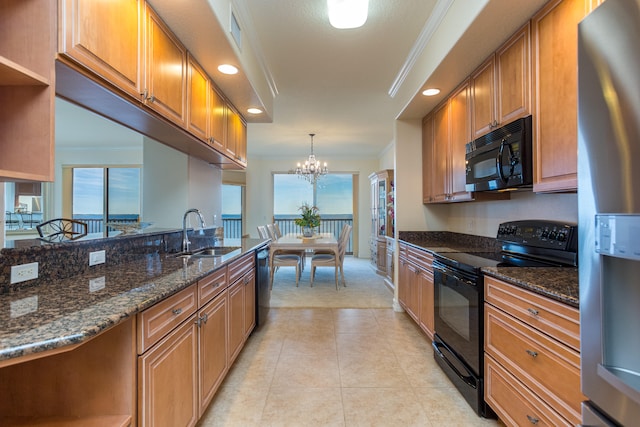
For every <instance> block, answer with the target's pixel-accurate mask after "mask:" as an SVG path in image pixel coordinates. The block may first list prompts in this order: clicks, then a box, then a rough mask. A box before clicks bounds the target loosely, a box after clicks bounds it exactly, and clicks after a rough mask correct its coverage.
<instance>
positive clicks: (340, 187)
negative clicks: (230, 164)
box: [273, 173, 357, 253]
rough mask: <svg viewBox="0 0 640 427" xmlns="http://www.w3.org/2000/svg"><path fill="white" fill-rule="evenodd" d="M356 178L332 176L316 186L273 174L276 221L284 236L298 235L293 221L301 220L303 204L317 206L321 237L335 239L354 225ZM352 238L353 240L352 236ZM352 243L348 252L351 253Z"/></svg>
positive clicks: (294, 178)
mask: <svg viewBox="0 0 640 427" xmlns="http://www.w3.org/2000/svg"><path fill="white" fill-rule="evenodd" d="M356 176H357V175H352V174H347V173H343V174H339V173H330V174H327V175H325V176H323V177H322V178H321V179H320V180H319V181H318V183H317V184H316V185H311V184H309V183H308V182H307V181H304V180H302V179H300V178H299V177H298V176H296V175H293V174H288V173H274V174H273V218H274V221H275V222H276V223H277V224H278V226H279V227H280V230H281V231H282V233H283V234H286V233H298V232H300V230H299V229H297V226H296V225H295V224H294V222H293V220H294V219H295V218H297V217H298V216H300V211H299V209H298V208H299V207H300V206H301V205H302V204H303V203H309V204H312V205H314V206H317V207H318V209H319V211H320V217H321V218H322V222H321V224H320V230H319V231H320V232H321V233H333V234H334V235H335V236H336V238H337V237H338V235H339V234H340V230H342V226H343V225H344V224H350V225H353V224H354V218H353V206H354V205H355V193H354V180H355V177H356ZM352 237H353V236H352ZM352 251H353V250H352V248H351V239H350V241H349V246H348V248H347V252H348V253H352Z"/></svg>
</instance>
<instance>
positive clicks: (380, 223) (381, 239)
mask: <svg viewBox="0 0 640 427" xmlns="http://www.w3.org/2000/svg"><path fill="white" fill-rule="evenodd" d="M369 184H370V188H371V236H370V238H369V244H370V250H371V264H372V266H373V267H374V268H375V270H376V273H378V274H381V275H385V274H387V237H393V235H394V219H393V214H392V210H391V209H390V207H389V206H388V204H389V203H391V200H393V170H392V169H385V170H381V171H379V172H375V173H372V174H371V175H369Z"/></svg>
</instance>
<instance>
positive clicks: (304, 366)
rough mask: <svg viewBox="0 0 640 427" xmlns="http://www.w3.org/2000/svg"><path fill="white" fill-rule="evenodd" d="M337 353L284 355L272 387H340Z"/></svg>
mask: <svg viewBox="0 0 640 427" xmlns="http://www.w3.org/2000/svg"><path fill="white" fill-rule="evenodd" d="M339 386H340V375H339V370H338V360H337V357H336V355H335V354H334V355H332V356H325V355H309V354H304V355H298V354H291V355H288V356H283V357H281V358H280V359H279V360H278V366H277V367H276V371H275V373H274V375H273V382H272V387H339Z"/></svg>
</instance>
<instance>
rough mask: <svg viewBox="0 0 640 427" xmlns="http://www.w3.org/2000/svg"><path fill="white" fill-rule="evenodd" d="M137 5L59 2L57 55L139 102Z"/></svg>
mask: <svg viewBox="0 0 640 427" xmlns="http://www.w3.org/2000/svg"><path fill="white" fill-rule="evenodd" d="M141 3H143V2H141V1H140V0H111V1H95V0H64V1H62V2H60V4H61V6H62V8H63V10H62V11H61V13H60V16H61V19H60V21H61V30H60V35H61V39H60V47H59V49H60V51H61V52H63V54H64V55H65V56H67V57H70V58H72V59H73V60H75V61H77V62H78V63H80V64H82V65H83V66H85V67H87V68H88V69H90V70H91V71H93V72H94V73H96V74H98V75H99V76H100V77H102V78H103V79H106V80H107V81H109V82H110V83H112V84H114V85H115V86H117V87H118V88H119V89H121V90H123V91H125V92H126V93H128V94H129V95H131V96H133V97H135V98H136V99H139V98H140V76H141V58H142V52H141V50H142V49H141V46H142V43H141V39H142V38H141V34H142V32H141V31H140V29H141V25H140V23H141V12H142V6H141Z"/></svg>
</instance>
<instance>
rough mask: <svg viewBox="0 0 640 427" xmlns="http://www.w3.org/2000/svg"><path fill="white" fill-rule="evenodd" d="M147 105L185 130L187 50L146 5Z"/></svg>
mask: <svg viewBox="0 0 640 427" xmlns="http://www.w3.org/2000/svg"><path fill="white" fill-rule="evenodd" d="M145 18H146V19H145V26H146V27H145V33H146V37H145V76H144V85H143V98H144V102H145V103H146V105H148V106H149V107H151V108H152V109H154V110H156V111H158V112H159V113H160V114H162V116H163V117H166V118H168V119H170V120H171V121H173V122H174V123H176V124H177V125H179V126H181V127H186V126H185V122H186V90H185V89H186V76H187V50H186V49H185V47H184V46H183V45H182V43H180V40H178V39H177V38H176V37H175V35H174V34H173V33H172V32H171V30H170V29H169V28H168V27H167V26H166V25H165V24H164V22H162V20H161V19H160V17H159V16H158V15H157V14H156V13H155V12H154V10H153V9H151V7H150V6H149V4H148V3H145Z"/></svg>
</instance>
